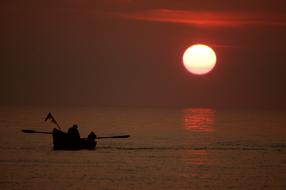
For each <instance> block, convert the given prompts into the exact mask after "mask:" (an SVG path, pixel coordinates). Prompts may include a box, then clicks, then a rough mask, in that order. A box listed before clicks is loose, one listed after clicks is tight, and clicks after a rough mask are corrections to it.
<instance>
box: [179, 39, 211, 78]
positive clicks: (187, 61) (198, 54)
mask: <svg viewBox="0 0 286 190" xmlns="http://www.w3.org/2000/svg"><path fill="white" fill-rule="evenodd" d="M183 63H184V66H185V67H186V69H187V70H188V71H189V72H191V73H193V74H196V75H203V74H207V73H208V72H210V71H211V70H212V69H213V68H214V66H215V64H216V54H215V52H214V50H213V49H212V48H210V47H209V46H207V45H204V44H196V45H192V46H191V47H189V48H188V49H187V50H186V51H185V53H184V55H183Z"/></svg>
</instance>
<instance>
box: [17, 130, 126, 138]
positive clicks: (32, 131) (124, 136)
mask: <svg viewBox="0 0 286 190" xmlns="http://www.w3.org/2000/svg"><path fill="white" fill-rule="evenodd" d="M22 132H23V133H42V134H53V133H52V132H46V131H34V130H31V129H22ZM129 137H130V135H119V136H108V137H96V139H110V138H114V139H115V138H129Z"/></svg>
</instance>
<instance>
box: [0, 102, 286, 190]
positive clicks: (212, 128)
mask: <svg viewBox="0 0 286 190" xmlns="http://www.w3.org/2000/svg"><path fill="white" fill-rule="evenodd" d="M49 111H51V112H52V113H53V114H54V116H55V118H56V119H57V120H58V122H59V124H60V125H61V126H62V128H64V129H65V130H67V129H68V127H70V126H71V125H72V124H74V123H77V124H79V129H80V133H81V135H82V136H87V134H88V133H89V132H90V131H94V132H96V133H97V135H98V136H105V135H122V134H130V135H131V138H129V139H105V140H99V141H98V147H97V149H96V150H94V151H88V150H82V151H53V150H52V141H51V140H52V139H51V137H50V136H49V135H44V134H24V133H21V129H34V130H41V131H51V130H52V128H53V127H54V126H53V124H51V123H45V122H44V121H43V120H44V118H45V116H46V115H47V113H48V112H49ZM285 179H286V112H283V111H270V110H255V111H254V110H251V111H245V110H214V109H196V108H188V109H134V108H15V107H14V108H11V107H6V108H1V109H0V189H1V190H4V189H31V190H34V189H35V190H36V189H37V190H38V189H68V190H74V189H100V190H104V189H106V190H107V189H110V190H113V189H124V190H130V189H156V190H160V189H164V190H166V189H286V180H285Z"/></svg>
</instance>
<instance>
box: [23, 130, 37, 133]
mask: <svg viewBox="0 0 286 190" xmlns="http://www.w3.org/2000/svg"><path fill="white" fill-rule="evenodd" d="M22 132H23V133H36V131H34V130H31V129H22Z"/></svg>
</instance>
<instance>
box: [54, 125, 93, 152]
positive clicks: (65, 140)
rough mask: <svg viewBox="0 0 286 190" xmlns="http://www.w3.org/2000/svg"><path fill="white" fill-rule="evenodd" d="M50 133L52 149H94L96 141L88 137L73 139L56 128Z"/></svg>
mask: <svg viewBox="0 0 286 190" xmlns="http://www.w3.org/2000/svg"><path fill="white" fill-rule="evenodd" d="M52 135H53V149H54V150H82V149H87V150H94V149H95V148H96V141H94V140H90V139H88V138H81V139H79V140H73V139H71V138H70V137H69V136H68V134H67V133H65V132H62V131H60V130H58V129H54V130H53V134H52Z"/></svg>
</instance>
